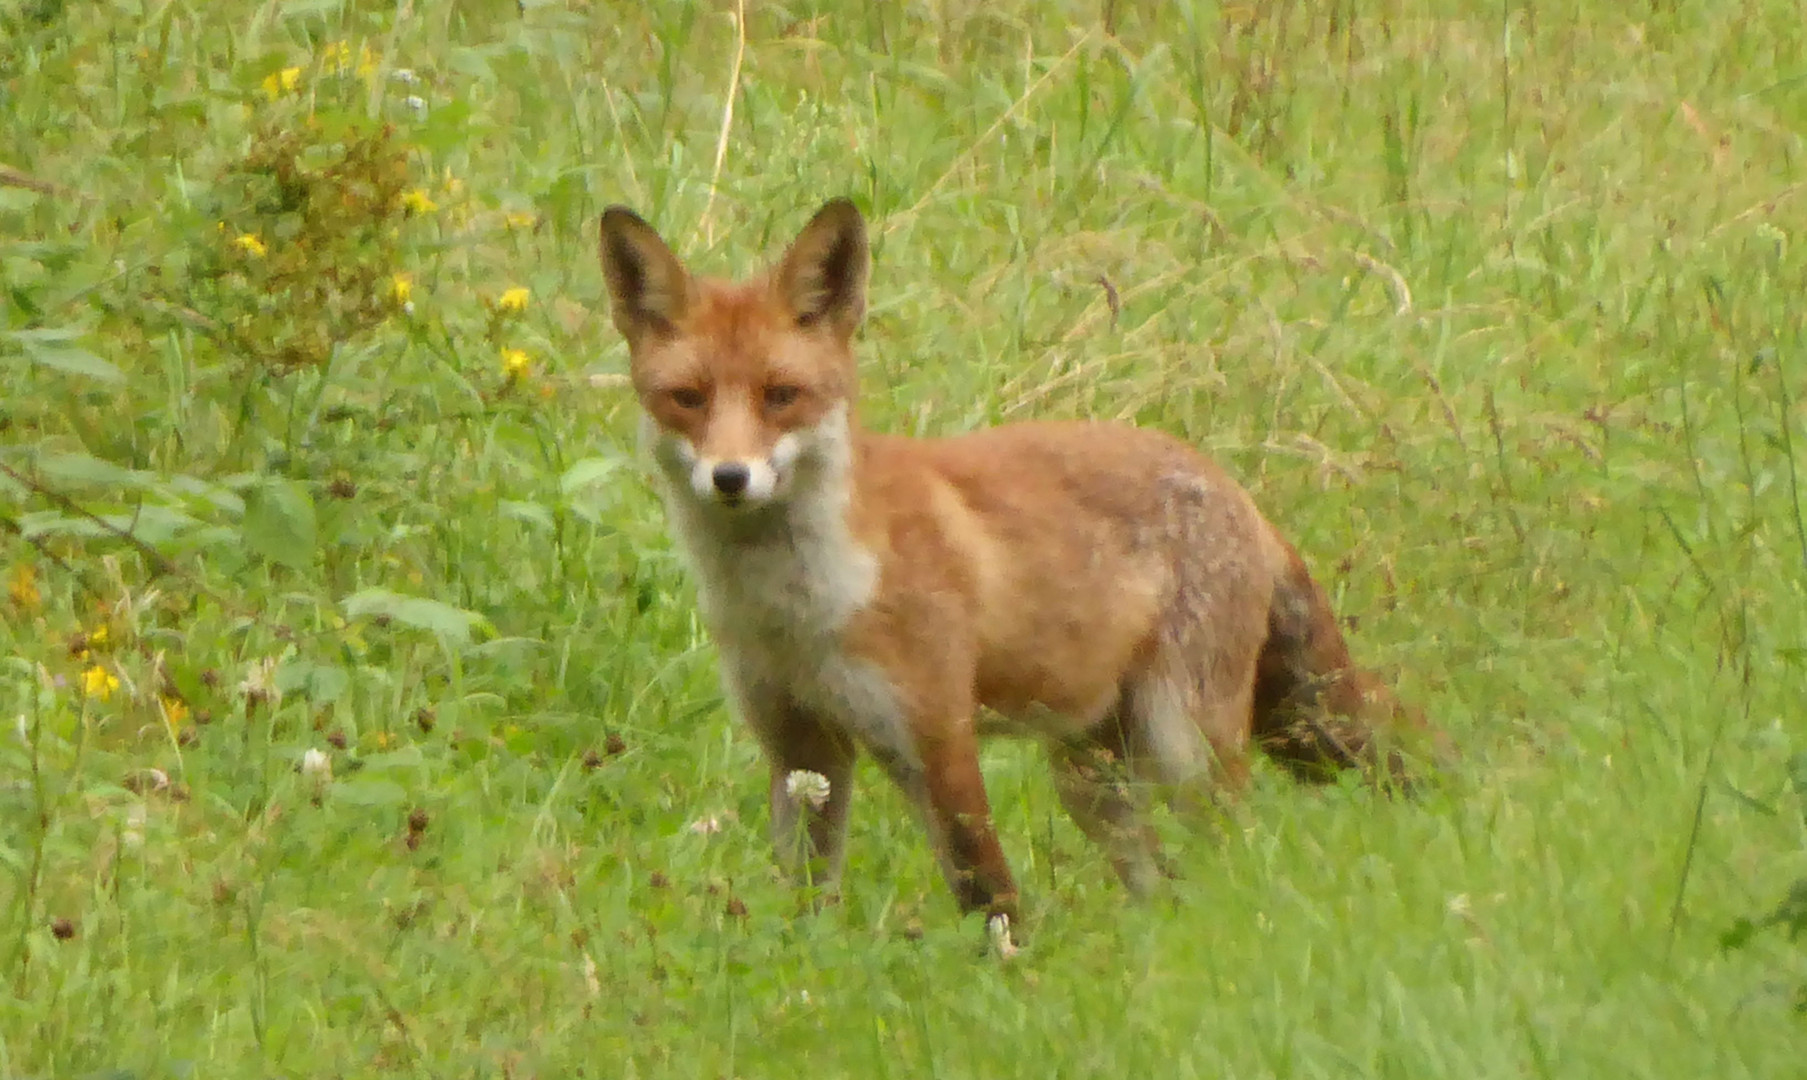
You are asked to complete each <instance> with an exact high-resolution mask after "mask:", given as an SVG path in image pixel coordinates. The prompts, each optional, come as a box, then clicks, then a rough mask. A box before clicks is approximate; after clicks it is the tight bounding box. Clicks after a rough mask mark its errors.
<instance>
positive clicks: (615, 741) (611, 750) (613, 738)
mask: <svg viewBox="0 0 1807 1080" xmlns="http://www.w3.org/2000/svg"><path fill="white" fill-rule="evenodd" d="M602 749H603V752H604V753H606V754H608V755H609V756H610V757H614V756H615V755H617V754H625V753H627V740H626V739H623V738H622V737H621V736H619V735H617V734H615V733H614V732H613V731H611V732H609V737H608V738H606V739H604V740H603V742H602Z"/></svg>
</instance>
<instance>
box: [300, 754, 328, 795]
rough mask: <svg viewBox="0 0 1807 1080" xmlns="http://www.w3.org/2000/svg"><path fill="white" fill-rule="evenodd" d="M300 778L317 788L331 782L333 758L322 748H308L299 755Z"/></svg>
mask: <svg viewBox="0 0 1807 1080" xmlns="http://www.w3.org/2000/svg"><path fill="white" fill-rule="evenodd" d="M301 775H302V778H303V779H305V780H307V781H308V782H309V783H311V784H313V785H314V786H315V787H317V788H323V787H325V786H326V785H327V784H330V783H332V779H333V759H332V758H331V757H329V756H328V755H327V753H326V751H324V750H315V749H309V750H308V752H307V753H305V754H303V755H301Z"/></svg>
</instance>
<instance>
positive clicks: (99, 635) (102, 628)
mask: <svg viewBox="0 0 1807 1080" xmlns="http://www.w3.org/2000/svg"><path fill="white" fill-rule="evenodd" d="M111 636H112V631H110V630H108V629H107V624H106V623H101V624H100V625H99V626H97V627H95V628H94V630H93V632H92V633H90V634H89V635H88V644H89V645H91V646H93V647H94V648H96V649H98V648H100V647H101V646H103V645H105V644H106V643H107V638H109V637H111Z"/></svg>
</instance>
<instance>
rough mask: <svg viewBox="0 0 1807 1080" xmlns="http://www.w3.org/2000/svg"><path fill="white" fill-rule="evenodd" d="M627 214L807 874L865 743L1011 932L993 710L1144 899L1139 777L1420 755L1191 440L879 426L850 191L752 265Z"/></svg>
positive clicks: (692, 556)
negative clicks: (687, 260) (871, 424)
mask: <svg viewBox="0 0 1807 1080" xmlns="http://www.w3.org/2000/svg"><path fill="white" fill-rule="evenodd" d="M601 233H602V235H601V241H602V243H601V249H602V250H601V254H602V266H603V270H604V273H605V276H606V278H607V282H608V291H609V297H610V302H611V308H612V315H613V319H614V323H615V326H616V327H617V328H618V329H619V330H620V332H621V334H622V336H623V337H625V338H626V340H627V345H628V351H629V357H630V360H629V366H630V369H631V378H632V382H633V386H634V390H635V393H636V394H637V396H638V397H639V400H640V403H641V404H642V406H643V407H644V410H645V414H646V417H645V419H646V424H645V430H646V433H647V436H648V440H649V442H650V444H651V450H652V457H653V461H654V464H655V469H654V473H655V480H656V482H657V484H658V486H659V488H660V489H661V493H662V495H663V498H664V502H665V506H666V511H667V513H668V515H669V518H670V525H671V528H672V531H673V533H674V534H675V537H676V540H677V542H678V544H679V545H680V546H681V548H682V550H683V552H684V554H685V555H686V556H687V559H688V562H689V564H690V565H691V567H692V569H693V570H694V573H695V575H696V577H697V579H698V586H699V589H698V591H699V598H700V603H701V607H702V612H703V615H704V620H705V623H706V625H707V626H708V628H709V631H710V633H711V635H712V637H713V638H714V640H715V642H716V644H717V646H718V648H719V651H720V655H721V675H722V682H723V686H724V689H725V691H726V694H727V697H728V699H729V701H730V703H731V704H732V706H733V708H734V711H735V712H736V713H737V714H738V715H739V717H740V718H741V720H742V721H744V722H745V723H746V724H747V725H748V726H749V727H750V728H751V729H752V731H753V733H754V735H755V736H756V737H757V738H758V740H759V743H760V745H761V747H762V748H763V750H764V752H765V756H766V758H767V759H768V762H769V764H770V768H771V789H770V801H771V813H772V825H773V828H772V832H773V838H774V842H775V844H776V846H777V848H778V855H779V861H780V863H781V864H782V865H783V866H784V867H785V868H786V869H787V870H788V871H789V872H790V873H791V874H792V875H793V876H794V877H795V878H797V879H799V880H802V881H808V882H811V883H814V884H815V885H818V886H822V887H824V888H826V889H832V888H833V887H834V885H835V883H836V881H837V879H838V875H839V873H840V868H841V861H842V844H843V839H844V837H845V834H846V829H847V812H848V805H849V800H850V799H851V797H852V794H853V792H852V781H853V769H854V761H855V757H856V755H857V754H858V753H859V752H860V751H862V750H864V751H865V752H867V753H869V754H871V755H872V757H873V758H874V759H876V761H877V762H878V764H879V765H880V766H881V767H882V768H883V769H884V771H885V772H886V773H887V774H888V775H889V776H890V778H891V779H892V780H893V781H894V782H895V783H896V784H897V785H898V786H899V787H900V788H901V789H902V790H903V791H904V792H905V793H906V795H907V796H908V797H909V798H910V800H911V801H912V802H913V803H914V805H916V806H917V807H918V808H919V809H920V812H921V814H922V817H923V819H924V821H925V823H926V824H927V826H928V828H929V830H930V833H931V836H932V839H933V841H934V846H935V850H936V851H937V853H938V855H939V857H940V860H941V863H942V867H943V872H944V874H945V876H946V879H947V882H948V885H949V887H950V888H951V889H952V891H953V893H954V896H955V897H956V899H957V900H958V902H959V904H960V906H961V908H962V910H963V911H974V910H977V911H982V912H984V913H986V916H987V919H988V922H989V925H990V928H991V930H992V931H993V933H994V936H996V935H997V934H998V933H999V932H1000V931H1002V932H1003V935H1004V939H1005V940H1006V941H1008V931H1009V928H1010V923H1011V920H1012V919H1014V917H1015V915H1016V904H1017V898H1018V897H1017V887H1016V884H1015V882H1014V881H1013V879H1012V877H1011V873H1010V868H1009V865H1008V863H1007V861H1006V859H1005V856H1004V852H1003V849H1002V848H1001V847H1000V845H999V842H998V836H997V834H996V832H995V830H994V829H993V826H992V819H991V811H990V808H989V805H988V803H987V800H986V794H985V783H984V779H983V777H982V776H981V775H980V771H979V753H978V749H979V737H980V735H981V734H989V733H991V731H993V730H994V729H1005V730H1015V731H1027V732H1031V733H1035V734H1038V735H1040V736H1041V737H1042V738H1043V739H1044V740H1046V742H1047V744H1048V746H1049V752H1050V757H1051V759H1052V764H1053V769H1054V775H1055V780H1056V787H1057V790H1058V792H1059V796H1060V799H1061V802H1062V804H1063V805H1064V807H1065V808H1066V810H1067V811H1068V813H1069V814H1070V815H1071V816H1072V818H1073V819H1074V821H1075V822H1076V823H1077V824H1078V826H1079V828H1080V829H1081V830H1082V831H1083V832H1084V833H1085V834H1086V835H1087V836H1088V837H1089V838H1091V839H1092V840H1093V841H1094V842H1096V843H1098V844H1099V845H1100V846H1101V847H1102V848H1103V849H1104V851H1105V853H1106V854H1107V856H1108V857H1109V858H1110V860H1111V863H1112V865H1113V866H1114V868H1115V869H1116V872H1117V874H1118V875H1119V876H1120V877H1121V878H1122V880H1123V882H1124V884H1125V885H1126V886H1127V887H1128V888H1129V890H1130V891H1131V892H1134V893H1141V892H1145V891H1146V890H1148V889H1149V888H1150V887H1151V886H1152V885H1154V884H1155V883H1156V881H1157V879H1158V877H1159V875H1160V874H1161V873H1162V871H1163V863H1162V861H1161V859H1160V856H1159V851H1158V848H1157V846H1156V843H1155V836H1154V834H1153V832H1152V830H1151V829H1150V828H1149V827H1148V826H1147V825H1146V824H1145V823H1143V822H1141V821H1140V820H1139V807H1138V799H1137V798H1136V795H1135V790H1136V788H1140V787H1142V786H1143V785H1141V784H1138V785H1136V788H1132V787H1131V786H1130V785H1128V784H1126V783H1124V780H1125V779H1126V778H1127V779H1134V780H1138V781H1150V782H1152V784H1151V785H1149V786H1152V787H1153V788H1155V789H1157V790H1162V791H1165V792H1166V793H1168V794H1169V796H1170V797H1172V796H1173V795H1174V794H1176V793H1183V792H1188V791H1190V792H1192V793H1194V794H1196V793H1198V792H1200V791H1201V790H1202V791H1206V792H1209V791H1210V790H1211V789H1212V785H1215V787H1216V788H1217V789H1220V790H1231V791H1233V790H1234V789H1235V787H1237V786H1238V785H1240V784H1241V783H1243V781H1244V780H1245V778H1246V777H1247V774H1248V768H1249V764H1248V756H1249V753H1250V747H1251V744H1254V745H1257V746H1260V747H1261V748H1263V749H1265V750H1266V751H1267V752H1268V753H1269V754H1270V755H1272V756H1273V757H1274V758H1275V759H1276V760H1278V761H1279V762H1281V763H1282V764H1283V765H1286V766H1288V767H1289V768H1290V769H1291V770H1292V771H1294V772H1295V773H1298V774H1300V775H1303V776H1314V775H1318V774H1320V773H1324V772H1328V771H1330V770H1331V769H1333V768H1336V767H1349V766H1367V767H1374V766H1379V767H1381V768H1383V769H1395V768H1397V767H1398V759H1397V758H1396V756H1394V755H1393V754H1392V753H1382V752H1381V751H1380V750H1379V749H1378V748H1377V740H1376V738H1375V736H1376V735H1377V734H1378V733H1380V732H1382V731H1383V730H1388V729H1394V728H1399V729H1407V728H1414V727H1419V726H1421V725H1422V721H1421V720H1420V719H1419V718H1418V717H1417V715H1416V713H1415V712H1413V711H1411V710H1408V709H1404V708H1402V707H1401V706H1400V705H1399V704H1398V703H1397V702H1396V701H1395V699H1394V698H1393V696H1392V694H1391V693H1390V692H1389V691H1388V690H1387V689H1386V688H1385V687H1384V686H1383V685H1382V684H1381V683H1380V681H1379V680H1378V679H1376V678H1375V677H1374V676H1372V675H1371V674H1369V673H1367V672H1365V671H1362V670H1360V669H1358V668H1356V667H1354V666H1353V665H1352V664H1351V662H1350V658H1349V651H1348V648H1347V646H1346V645H1345V644H1344V641H1343V636H1342V634H1341V633H1340V632H1339V630H1338V629H1337V625H1336V620H1335V617H1334V615H1333V614H1332V612H1331V609H1330V606H1329V603H1328V601H1327V600H1326V598H1325V596H1324V593H1323V592H1322V590H1320V589H1319V588H1318V586H1317V585H1316V584H1315V583H1314V582H1313V581H1312V579H1311V576H1310V575H1309V574H1308V573H1307V572H1306V568H1305V564H1304V563H1303V562H1302V561H1301V560H1300V558H1299V555H1298V553H1297V552H1295V551H1294V550H1293V548H1292V546H1291V545H1290V544H1288V543H1287V542H1286V540H1284V539H1283V538H1282V537H1281V536H1280V534H1279V533H1278V532H1277V531H1276V530H1275V529H1274V527H1273V526H1272V525H1270V524H1269V523H1268V522H1267V520H1266V519H1265V518H1263V517H1262V515H1261V513H1260V512H1259V511H1258V510H1257V509H1256V508H1255V504H1254V503H1253V501H1251V499H1250V497H1249V496H1248V494H1247V493H1246V492H1244V491H1243V489H1242V488H1241V487H1239V486H1238V485H1237V484H1236V483H1235V482H1234V481H1232V480H1231V479H1230V478H1229V477H1228V476H1227V475H1225V474H1224V473H1223V472H1222V471H1221V470H1219V469H1218V468H1217V467H1216V466H1215V465H1213V464H1212V463H1211V462H1209V461H1208V460H1206V459H1205V458H1204V457H1203V456H1201V455H1200V454H1199V453H1197V452H1196V451H1194V450H1193V449H1192V448H1190V447H1188V446H1186V445H1184V444H1183V443H1180V442H1179V441H1177V440H1175V439H1173V438H1170V437H1168V436H1167V435H1164V434H1159V433H1157V432H1154V431H1149V430H1145V429H1140V428H1135V427H1130V426H1126V425H1119V424H1109V423H1073V422H1064V423H1054V422H1047V423H1020V424H1011V425H1006V426H1003V427H998V428H993V429H990V430H985V431H979V432H975V433H972V434H967V435H961V436H957V437H952V438H940V439H917V438H903V437H898V436H892V435H881V434H876V433H872V432H868V431H865V430H862V429H861V427H860V426H859V423H858V421H857V419H856V415H855V399H856V396H857V393H856V388H857V379H856V366H855V360H854V353H853V347H852V340H853V336H854V332H855V330H856V329H857V328H858V326H859V324H860V321H861V318H862V316H863V314H864V311H865V305H866V280H867V270H868V263H869V258H868V249H867V240H866V227H865V221H864V219H863V218H862V217H861V216H860V213H859V211H858V210H857V209H855V207H854V205H853V203H851V202H849V201H847V200H845V199H836V200H834V201H831V202H829V203H827V204H826V205H825V206H823V207H822V208H821V210H820V211H818V212H817V213H816V215H815V217H814V218H813V219H811V221H810V222H809V224H808V225H807V226H806V227H805V228H804V229H803V231H802V233H801V234H800V235H799V236H798V237H797V239H796V240H795V241H794V242H793V243H792V244H791V246H790V248H789V249H788V250H787V251H786V252H785V253H784V255H783V257H782V258H780V259H779V261H778V263H777V264H776V266H775V267H773V268H772V269H771V270H770V271H769V272H768V273H766V274H763V275H761V276H759V277H756V278H754V279H753V280H751V281H747V282H741V283H734V282H729V281H722V280H714V279H709V278H702V277H695V276H692V275H691V274H690V273H689V272H688V271H687V270H686V269H685V267H684V266H683V264H682V263H680V262H679V260H678V258H677V257H676V256H675V255H673V254H672V252H671V249H670V248H669V247H667V246H666V244H665V243H664V241H663V240H661V239H660V238H659V235H658V234H657V233H656V232H655V231H654V230H653V228H652V227H651V226H650V225H648V224H647V223H646V222H645V221H643V220H642V219H641V218H639V217H638V216H636V215H635V214H634V213H633V212H632V211H630V210H627V209H625V208H623V207H619V206H617V207H610V208H609V209H608V210H607V211H606V212H605V213H604V214H603V217H602V229H601ZM981 708H983V709H985V710H988V712H987V713H984V714H982V713H981V711H980V710H981ZM799 771H803V772H806V773H814V774H819V775H820V776H821V777H823V778H826V780H827V784H826V792H825V793H823V792H821V790H820V788H821V786H822V785H821V784H820V781H817V780H815V779H814V778H813V777H809V778H807V779H809V780H811V782H812V786H814V787H815V788H816V797H815V798H812V799H808V800H805V799H800V798H797V797H795V796H796V788H797V786H798V785H797V784H796V774H797V773H798V772H799ZM787 782H788V783H787ZM787 787H788V788H789V789H790V790H787Z"/></svg>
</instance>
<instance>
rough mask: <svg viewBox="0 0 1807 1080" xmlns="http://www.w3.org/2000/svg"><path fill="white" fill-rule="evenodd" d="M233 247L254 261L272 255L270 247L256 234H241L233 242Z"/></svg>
mask: <svg viewBox="0 0 1807 1080" xmlns="http://www.w3.org/2000/svg"><path fill="white" fill-rule="evenodd" d="M232 246H233V247H235V248H237V249H239V250H240V251H242V252H244V253H245V254H247V255H249V256H251V257H252V258H254V259H261V258H263V257H264V256H265V255H268V254H269V253H270V246H269V245H268V244H266V243H264V241H263V237H261V236H259V235H257V234H256V233H239V234H238V236H237V237H236V238H235V239H234V240H233V241H232Z"/></svg>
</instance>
